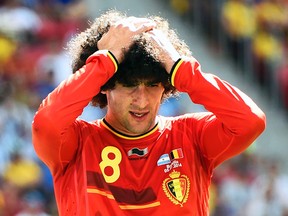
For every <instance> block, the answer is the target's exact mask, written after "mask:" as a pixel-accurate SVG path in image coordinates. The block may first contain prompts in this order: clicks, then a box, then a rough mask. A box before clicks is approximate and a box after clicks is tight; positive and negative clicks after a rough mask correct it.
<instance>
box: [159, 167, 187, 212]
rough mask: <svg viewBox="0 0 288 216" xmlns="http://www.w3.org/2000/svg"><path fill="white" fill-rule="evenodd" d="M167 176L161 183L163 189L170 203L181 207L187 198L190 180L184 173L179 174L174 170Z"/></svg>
mask: <svg viewBox="0 0 288 216" xmlns="http://www.w3.org/2000/svg"><path fill="white" fill-rule="evenodd" d="M169 176H170V177H169V178H166V179H165V180H164V181H163V183H162V188H163V191H164V193H165V194H166V196H167V197H168V198H169V200H170V201H171V202H172V203H174V204H175V205H180V206H181V207H183V204H184V203H186V202H187V200H188V196H189V191H190V180H189V178H188V177H187V176H186V175H181V174H180V172H178V171H175V170H173V171H172V172H171V173H170V174H169Z"/></svg>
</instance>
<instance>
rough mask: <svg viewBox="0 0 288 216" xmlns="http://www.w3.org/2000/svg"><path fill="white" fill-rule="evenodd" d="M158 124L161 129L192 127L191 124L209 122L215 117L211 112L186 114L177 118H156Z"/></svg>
mask: <svg viewBox="0 0 288 216" xmlns="http://www.w3.org/2000/svg"><path fill="white" fill-rule="evenodd" d="M158 118H159V124H160V126H162V127H169V126H170V127H171V126H180V125H183V126H184V125H186V126H192V125H193V124H195V125H196V124H200V123H201V122H210V121H213V119H215V118H216V117H215V115H214V114H213V113H211V112H196V113H186V114H183V115H179V116H169V117H166V116H158Z"/></svg>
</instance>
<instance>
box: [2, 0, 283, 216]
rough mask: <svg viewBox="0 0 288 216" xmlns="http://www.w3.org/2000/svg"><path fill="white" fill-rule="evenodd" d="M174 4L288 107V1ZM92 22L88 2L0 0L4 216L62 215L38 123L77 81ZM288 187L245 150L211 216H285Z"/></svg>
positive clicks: (221, 171)
mask: <svg viewBox="0 0 288 216" xmlns="http://www.w3.org/2000/svg"><path fill="white" fill-rule="evenodd" d="M170 3H171V6H172V8H174V10H175V12H177V13H178V14H179V15H181V16H183V17H185V19H189V20H190V21H191V24H193V23H194V24H195V25H197V24H199V23H201V26H200V27H201V30H202V33H203V34H204V35H206V36H207V39H208V40H209V43H211V44H213V45H212V46H211V47H213V48H214V50H219V49H220V50H223V52H225V53H226V54H227V56H231V61H235V65H237V68H239V69H241V68H242V69H245V71H246V70H247V73H252V74H253V76H252V78H253V79H255V81H257V82H258V83H259V86H261V87H263V90H265V91H266V92H267V94H268V93H269V94H270V93H271V94H279V99H281V104H282V105H283V106H284V107H286V109H288V62H286V61H285V58H286V59H287V56H288V39H287V35H288V30H287V18H286V17H287V14H286V13H287V11H288V10H287V1H283V0H282V1H280V0H278V1H276V0H274V1H272V0H270V1H268V0H266V1H264V0H263V1H261V0H258V1H255V2H253V1H252V0H250V1H244V0H227V1H224V0H214V1H208V0H171V1H170ZM274 4H275V5H274ZM279 4H281V5H279ZM261 5H262V6H261ZM257 11H258V12H257ZM263 11H264V12H263ZM270 11H272V12H270ZM281 11H282V12H281ZM279 12H281V14H282V15H281V16H279V17H278V15H279ZM268 15H269V16H268ZM273 15H275V17H273ZM281 17H282V18H281ZM88 19H89V18H88V17H87V13H86V9H85V4H84V3H83V2H82V1H81V0H0V215H3V216H27V215H30V216H33V215H37V216H49V215H50V216H52V215H55V216H56V215H57V211H56V206H55V200H54V193H53V181H52V178H51V174H50V172H49V170H48V168H47V167H46V166H45V164H43V163H42V162H41V161H39V159H38V158H37V156H36V154H35V152H34V149H33V145H32V141H31V122H32V120H33V116H34V113H35V112H36V110H37V108H38V106H39V104H40V102H41V100H42V99H43V98H44V97H46V96H47V94H48V93H49V92H51V91H52V90H53V89H54V88H55V86H57V85H58V84H59V83H60V82H61V81H62V80H63V79H65V78H66V77H67V76H69V74H70V73H71V68H70V61H69V57H68V55H67V53H66V50H65V49H64V48H65V46H66V43H67V42H68V41H69V39H70V38H71V36H73V34H75V33H76V32H78V31H81V30H83V29H85V28H86V27H87V25H88V22H87V20H88ZM257 23H258V24H257ZM275 23H279V25H278V24H277V25H275ZM275 26H277V28H276V27H275ZM235 27H236V28H235ZM224 33H225V34H224ZM219 35H220V36H221V38H219ZM262 45H263V46H262ZM244 52H245V53H247V56H248V57H247V56H246V55H245V56H244V55H243V53H244ZM228 53H229V54H228ZM252 60H253V61H252ZM239 71H241V70H239ZM245 73H246V72H245ZM275 86H277V91H274V87H275ZM169 103H173V105H174V106H175V105H178V106H179V109H178V110H177V109H171V106H169ZM184 107H185V106H183V104H177V100H175V99H172V100H171V101H170V102H167V103H165V104H164V106H163V107H162V108H161V110H160V111H161V114H164V115H177V114H181V113H183V112H186V111H187V110H183V109H184ZM87 113H88V114H87ZM92 113H93V114H92ZM83 115H84V116H82V117H83V118H85V119H87V120H92V119H93V118H96V117H99V116H101V115H103V113H101V112H98V113H97V112H95V110H94V111H93V110H92V109H91V107H87V112H86V114H83ZM287 184H288V179H287V175H285V174H281V172H279V169H278V163H277V162H273V164H272V165H271V161H270V160H266V159H263V158H258V157H257V156H255V155H254V154H253V151H249V152H246V153H245V154H243V155H241V156H238V157H236V158H235V159H233V160H231V161H228V162H226V163H224V164H223V166H221V167H219V168H217V170H216V172H215V176H214V177H213V182H212V186H211V204H210V205H211V216H244V215H247V216H250V215H253V216H264V215H265V213H268V214H267V215H273V216H286V215H288V211H287V209H288V203H287V201H288V200H287V195H288V185H287ZM244 209H245V211H244ZM244 212H245V213H244ZM255 212H256V213H257V212H258V213H257V214H256V213H255Z"/></svg>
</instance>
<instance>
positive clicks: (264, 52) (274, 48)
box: [252, 23, 282, 96]
mask: <svg viewBox="0 0 288 216" xmlns="http://www.w3.org/2000/svg"><path fill="white" fill-rule="evenodd" d="M252 50H253V70H254V74H255V77H256V80H257V81H258V83H259V84H260V85H261V86H262V87H265V89H266V90H267V91H266V93H269V96H271V92H272V90H273V87H275V80H276V74H275V70H276V67H277V65H279V63H280V61H281V57H282V48H281V41H279V40H278V38H277V37H275V36H274V35H273V34H271V32H270V31H269V30H268V28H267V26H266V25H265V24H264V23H263V24H261V25H260V23H259V25H258V29H257V33H256V34H255V36H254V38H253V41H252Z"/></svg>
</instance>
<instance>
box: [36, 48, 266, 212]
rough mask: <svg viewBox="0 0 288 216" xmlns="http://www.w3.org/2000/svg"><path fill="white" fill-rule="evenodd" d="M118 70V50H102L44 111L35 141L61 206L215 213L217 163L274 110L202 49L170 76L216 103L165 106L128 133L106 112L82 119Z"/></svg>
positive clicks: (195, 96)
mask: <svg viewBox="0 0 288 216" xmlns="http://www.w3.org/2000/svg"><path fill="white" fill-rule="evenodd" d="M116 70H117V64H116V62H115V59H114V58H113V56H112V55H111V54H110V53H109V52H107V51H98V52H96V53H95V54H93V55H92V56H90V57H89V58H88V59H87V62H86V65H85V66H84V67H83V68H81V69H80V70H79V71H77V72H76V73H75V74H73V75H71V76H70V78H69V79H67V80H66V81H64V82H62V83H61V84H60V86H58V87H57V88H56V89H55V90H54V91H53V92H52V93H51V94H49V95H48V97H47V98H46V99H45V100H43V102H42V104H41V106H40V108H39V110H38V112H37V113H36V115H35V118H34V121H33V131H32V133H33V143H34V147H35V150H36V152H37V154H38V155H39V157H40V158H41V159H42V160H43V161H44V162H45V163H46V164H47V165H48V167H49V168H50V170H51V173H52V175H53V179H54V187H55V195H56V201H57V205H58V209H59V215H61V216H64V215H65V216H66V215H67V216H71V215H79V216H92V215H93V216H95V215H103V216H109V215H112V216H115V215H117V216H122V215H138V216H141V215H143V216H144V215H145V216H147V215H157V216H161V215H181V216H184V215H194V216H204V215H205V216H207V215H208V214H209V213H208V212H209V210H208V199H209V192H208V188H209V185H210V181H211V176H212V172H213V169H214V168H215V167H216V166H217V165H218V164H220V163H221V162H223V161H224V160H226V159H228V158H230V157H232V156H234V155H236V154H239V153H240V152H242V151H243V150H244V149H246V148H247V147H248V146H249V145H250V144H251V143H252V142H253V141H254V140H255V139H256V138H257V136H259V135H260V134H261V132H262V131H263V130H264V127H265V115H264V114H263V112H262V111H261V110H260V109H259V108H258V107H257V106H256V105H255V103H254V102H253V101H252V100H251V99H250V98H249V97H248V96H246V95H245V94H244V93H242V92H241V91H239V90H238V89H237V88H235V87H233V86H231V85H230V84H228V83H227V82H225V81H222V80H220V79H219V78H218V77H216V76H214V75H211V74H208V73H203V72H201V68H200V65H199V63H198V62H197V61H196V60H195V59H189V60H188V59H182V60H180V61H178V62H177V64H175V67H174V69H173V72H172V76H171V83H172V84H173V85H174V86H175V87H176V88H177V89H178V90H179V91H182V92H186V93H188V94H189V96H190V98H191V100H192V101H193V102H194V103H198V104H202V105H204V106H205V108H206V109H207V110H209V112H208V111H207V112H203V113H189V114H185V115H182V116H178V117H162V116H158V117H157V120H158V121H157V122H158V123H157V124H156V125H155V127H154V128H153V129H152V130H150V131H149V132H147V133H145V134H142V135H140V136H127V135H125V134H121V133H119V132H118V131H116V130H115V129H113V128H112V127H111V126H110V125H109V124H108V123H107V122H106V121H105V119H99V120H96V121H94V122H85V121H83V120H80V119H77V117H78V116H79V115H80V114H81V113H82V111H83V109H84V107H85V106H86V105H87V104H88V103H89V102H90V101H91V99H92V97H93V96H95V95H96V94H98V92H99V91H100V87H101V86H102V85H103V84H104V83H106V81H107V80H108V79H109V78H111V77H112V76H113V74H114V72H115V71H116Z"/></svg>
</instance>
